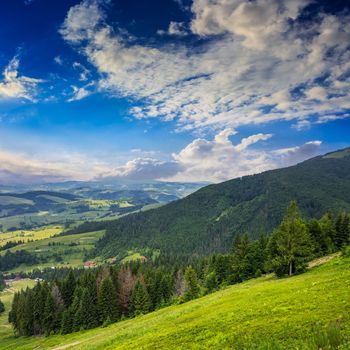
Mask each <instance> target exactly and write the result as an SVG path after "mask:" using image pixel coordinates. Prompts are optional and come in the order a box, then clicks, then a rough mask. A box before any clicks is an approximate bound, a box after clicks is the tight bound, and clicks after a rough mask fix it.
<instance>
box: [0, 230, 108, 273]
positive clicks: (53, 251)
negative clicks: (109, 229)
mask: <svg viewBox="0 0 350 350" xmlns="http://www.w3.org/2000/svg"><path fill="white" fill-rule="evenodd" d="M103 234H104V231H103V230H102V231H95V232H87V233H81V234H76V235H69V236H57V237H50V238H46V239H42V240H38V241H35V242H27V243H24V244H21V245H18V246H15V247H13V248H10V249H8V250H9V251H11V252H15V251H17V250H26V251H28V252H31V253H35V255H37V256H39V257H45V258H48V259H49V261H48V262H47V263H42V264H37V265H31V266H24V265H20V266H18V267H16V268H14V269H12V270H10V271H8V272H21V271H22V272H28V271H32V270H33V269H37V268H38V269H43V268H45V267H52V266H56V267H57V266H61V267H63V266H70V267H82V266H83V259H84V254H85V251H88V250H90V249H92V248H93V247H94V244H95V243H96V241H97V240H98V239H99V238H100V237H101V236H102V235H103ZM1 253H2V254H5V251H3V252H1ZM57 255H58V256H60V257H62V259H63V261H62V262H60V263H57V261H55V256H57Z"/></svg>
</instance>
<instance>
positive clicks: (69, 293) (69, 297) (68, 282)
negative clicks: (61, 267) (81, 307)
mask: <svg viewBox="0 0 350 350" xmlns="http://www.w3.org/2000/svg"><path fill="white" fill-rule="evenodd" d="M75 287H76V280H75V276H74V272H73V271H72V270H70V271H69V274H68V276H67V278H66V279H65V280H64V281H63V283H62V286H61V288H60V289H61V295H62V298H63V300H64V304H65V306H66V307H67V308H68V307H69V306H71V304H72V302H73V295H74V290H75Z"/></svg>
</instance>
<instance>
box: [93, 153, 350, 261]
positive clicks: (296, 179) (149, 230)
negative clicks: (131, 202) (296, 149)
mask: <svg viewBox="0 0 350 350" xmlns="http://www.w3.org/2000/svg"><path fill="white" fill-rule="evenodd" d="M291 200H297V202H298V205H299V207H300V209H301V212H302V214H303V215H304V216H305V217H320V216H321V215H322V214H324V213H325V212H326V211H340V210H347V211H350V152H349V149H345V150H341V151H338V152H334V153H331V154H327V155H325V156H318V157H315V158H312V159H310V160H307V161H305V162H303V163H300V164H298V165H295V166H292V167H289V168H284V169H277V170H272V171H267V172H264V173H261V174H257V175H252V176H245V177H242V178H238V179H234V180H230V181H226V182H223V183H220V184H217V185H209V186H207V187H204V188H202V189H200V190H198V191H197V192H195V193H193V194H191V195H189V196H188V197H186V198H184V199H181V200H178V201H175V202H172V203H170V204H168V205H166V206H163V207H161V208H157V209H154V210H150V211H148V212H144V213H137V214H133V215H130V216H128V217H125V218H122V219H120V220H117V221H115V222H113V223H111V224H110V226H109V227H108V229H107V232H106V235H105V236H104V237H103V238H102V239H101V240H100V241H99V243H98V244H97V249H96V254H97V255H102V256H106V257H107V256H118V255H124V254H125V253H126V251H128V250H132V249H134V250H135V249H136V250H145V249H151V250H152V249H160V250H161V252H163V253H166V254H183V255H185V256H188V255H192V254H199V255H202V254H207V253H211V252H214V251H222V252H225V251H227V250H228V249H229V247H230V245H231V242H232V236H233V234H234V233H236V232H244V231H248V232H250V234H251V235H252V237H257V236H258V235H259V234H260V233H266V232H270V231H271V230H272V229H273V228H274V227H276V226H277V225H278V224H279V222H280V221H281V219H282V216H283V214H284V212H285V210H286V207H287V206H288V204H289V202H290V201H291Z"/></svg>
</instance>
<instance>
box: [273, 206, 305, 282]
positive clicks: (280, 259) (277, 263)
mask: <svg viewBox="0 0 350 350" xmlns="http://www.w3.org/2000/svg"><path fill="white" fill-rule="evenodd" d="M269 248H270V253H271V258H272V267H273V270H274V271H275V272H276V274H277V275H279V276H281V275H284V274H288V275H289V276H291V275H292V274H294V273H295V272H301V271H302V270H303V269H304V268H305V263H306V260H307V258H308V257H309V256H310V254H311V252H312V244H311V239H310V235H309V232H308V230H307V227H306V225H305V223H304V222H303V220H302V219H301V217H300V214H299V210H298V207H297V204H296V202H291V204H290V206H289V208H288V211H287V214H286V216H285V217H284V219H283V221H282V223H281V225H280V226H279V227H278V228H277V229H276V230H275V231H274V232H273V233H272V236H271V238H270V242H269Z"/></svg>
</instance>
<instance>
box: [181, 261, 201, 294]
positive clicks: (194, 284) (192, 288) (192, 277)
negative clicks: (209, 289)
mask: <svg viewBox="0 0 350 350" xmlns="http://www.w3.org/2000/svg"><path fill="white" fill-rule="evenodd" d="M185 283H186V291H185V294H184V298H185V300H192V299H195V298H198V296H199V293H200V285H199V283H198V279H197V274H196V271H195V270H194V269H193V267H192V266H188V267H187V268H186V270H185Z"/></svg>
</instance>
